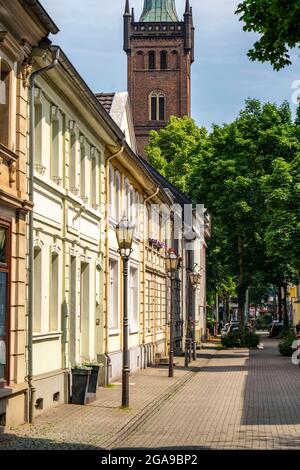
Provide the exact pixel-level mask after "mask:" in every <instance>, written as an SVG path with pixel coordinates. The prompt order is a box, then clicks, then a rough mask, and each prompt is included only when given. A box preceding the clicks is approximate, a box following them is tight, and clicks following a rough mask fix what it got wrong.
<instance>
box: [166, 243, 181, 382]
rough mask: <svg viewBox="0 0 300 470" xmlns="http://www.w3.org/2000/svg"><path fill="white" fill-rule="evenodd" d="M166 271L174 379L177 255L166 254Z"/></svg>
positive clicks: (170, 355) (171, 369) (170, 351)
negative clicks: (167, 275)
mask: <svg viewBox="0 0 300 470" xmlns="http://www.w3.org/2000/svg"><path fill="white" fill-rule="evenodd" d="M165 261H166V271H167V273H168V274H169V276H170V279H171V312H170V346H169V377H174V345H173V323H174V318H173V316H174V301H173V294H174V287H173V282H174V281H175V276H176V271H177V270H178V262H179V261H178V256H177V255H176V253H174V252H172V251H169V252H168V253H167V254H166V260H165Z"/></svg>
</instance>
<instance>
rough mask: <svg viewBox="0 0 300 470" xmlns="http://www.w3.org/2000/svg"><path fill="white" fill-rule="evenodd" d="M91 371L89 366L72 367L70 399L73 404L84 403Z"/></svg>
mask: <svg viewBox="0 0 300 470" xmlns="http://www.w3.org/2000/svg"><path fill="white" fill-rule="evenodd" d="M91 373H92V368H91V367H85V368H73V369H72V401H71V403H72V404H73V405H85V404H86V399H87V393H88V387H89V381H90V377H91Z"/></svg>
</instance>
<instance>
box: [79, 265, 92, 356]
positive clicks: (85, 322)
mask: <svg viewBox="0 0 300 470" xmlns="http://www.w3.org/2000/svg"><path fill="white" fill-rule="evenodd" d="M90 305H91V304H90V265H89V264H88V263H81V266H80V333H81V335H80V340H81V341H80V346H81V357H82V358H83V359H84V358H85V359H88V358H89V331H90V327H89V315H90Z"/></svg>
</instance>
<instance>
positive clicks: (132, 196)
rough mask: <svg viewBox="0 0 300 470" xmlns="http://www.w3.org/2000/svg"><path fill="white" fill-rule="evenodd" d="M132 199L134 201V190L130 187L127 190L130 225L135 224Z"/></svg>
mask: <svg viewBox="0 0 300 470" xmlns="http://www.w3.org/2000/svg"><path fill="white" fill-rule="evenodd" d="M134 199H135V194H134V189H133V187H132V186H130V190H129V219H130V221H131V223H133V224H134V223H135V220H134V217H135V207H134V202H135V201H134Z"/></svg>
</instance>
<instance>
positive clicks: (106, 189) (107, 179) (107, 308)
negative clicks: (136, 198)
mask: <svg viewBox="0 0 300 470" xmlns="http://www.w3.org/2000/svg"><path fill="white" fill-rule="evenodd" d="M122 143H123V142H122ZM123 151H124V145H122V146H121V147H120V149H119V150H118V151H117V152H116V153H114V154H113V155H111V156H110V157H108V158H107V160H106V165H105V179H106V181H105V193H106V209H105V212H106V217H105V224H106V227H105V233H106V240H105V257H106V261H105V271H106V273H105V275H106V280H105V281H106V282H105V298H106V310H105V330H106V331H105V351H104V354H105V356H106V357H107V360H108V366H107V371H106V383H109V351H108V310H109V299H108V273H109V240H108V233H109V211H108V207H109V202H110V201H109V164H110V162H111V160H112V159H113V158H116V157H118V156H119V155H120V154H121V153H123Z"/></svg>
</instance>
